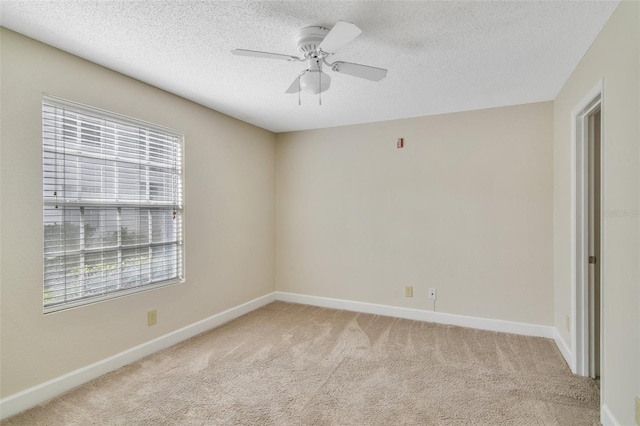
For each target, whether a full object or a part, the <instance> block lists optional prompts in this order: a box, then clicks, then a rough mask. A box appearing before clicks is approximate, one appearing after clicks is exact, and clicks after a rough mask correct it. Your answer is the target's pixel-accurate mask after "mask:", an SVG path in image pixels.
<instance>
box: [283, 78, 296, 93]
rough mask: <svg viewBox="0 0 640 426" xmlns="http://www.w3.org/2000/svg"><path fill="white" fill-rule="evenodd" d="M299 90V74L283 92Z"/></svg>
mask: <svg viewBox="0 0 640 426" xmlns="http://www.w3.org/2000/svg"><path fill="white" fill-rule="evenodd" d="M299 91H300V76H298V77H296V79H295V80H293V83H291V86H289V88H288V89H287V91H286V92H284V93H298V92H299Z"/></svg>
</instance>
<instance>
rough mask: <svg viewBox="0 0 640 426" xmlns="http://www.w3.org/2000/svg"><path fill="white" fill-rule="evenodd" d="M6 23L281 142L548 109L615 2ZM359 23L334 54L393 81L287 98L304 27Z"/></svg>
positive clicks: (44, 6) (15, 6) (23, 5)
mask: <svg viewBox="0 0 640 426" xmlns="http://www.w3.org/2000/svg"><path fill="white" fill-rule="evenodd" d="M0 3H1V6H0V7H1V9H0V12H1V13H0V23H1V24H2V26H4V27H6V28H9V29H12V30H14V31H17V32H19V33H21V34H24V35H27V36H29V37H32V38H34V39H36V40H40V41H42V42H44V43H47V44H50V45H52V46H55V47H57V48H60V49H62V50H64V51H67V52H70V53H73V54H75V55H77V56H80V57H82V58H86V59H88V60H90V61H93V62H95V63H98V64H100V65H103V66H105V67H108V68H111V69H113V70H116V71H119V72H121V73H123V74H126V75H128V76H131V77H133V78H136V79H138V80H141V81H144V82H146V83H149V84H151V85H154V86H156V87H159V88H161V89H164V90H167V91H169V92H172V93H175V94H177V95H180V96H182V97H185V98H187V99H191V100H193V101H195V102H198V103H200V104H202V105H205V106H208V107H210V108H213V109H215V110H217V111H221V112H223V113H225V114H228V115H230V116H233V117H236V118H238V119H240V120H243V121H247V122H249V123H252V124H255V125H257V126H260V127H263V128H265V129H268V130H271V131H274V132H284V131H291V130H301V129H313V128H321V127H330V126H339V125H345V124H354V123H364V122H372V121H381V120H391V119H397V118H407V117H416V116H423V115H432V114H440V113H446V112H454V111H464V110H472V109H479V108H490V107H496V106H504V105H515V104H523V103H529V102H538V101H547V100H552V99H554V98H555V96H556V95H557V93H558V91H559V90H560V88H561V87H562V85H563V84H564V82H565V81H566V80H567V78H568V77H569V75H570V74H571V72H572V71H573V69H574V68H575V66H576V65H577V64H578V62H579V61H580V59H581V58H582V56H583V55H584V54H585V52H586V51H587V49H588V48H589V46H590V45H591V43H592V42H593V40H594V39H595V38H596V36H597V35H598V33H599V32H600V30H601V29H602V27H603V25H604V24H605V22H606V21H607V19H608V18H609V17H610V16H611V14H612V13H613V10H614V9H615V8H616V7H617V5H618V3H619V2H618V1H596V2H590V1H578V2H570V1H562V2H560V1H541V2H528V1H526V2H525V1H517V2H516V1H513V2H472V1H468V2H458V1H445V2H427V1H402V2H400V1H384V2H378V1H336V2H320V1H313V2H306V1H304V2H303V1H298V2H295V1H293V2H262V1H250V2H246V1H225V2H219V1H206V0H201V1H192V0H183V1H136V2H133V1H68V0H57V1H44V2H42V1H33V0H28V1H26V0H22V1H16V0H2V1H1V2H0ZM338 20H344V21H348V22H353V23H355V24H356V25H358V26H359V27H360V28H361V29H362V30H363V33H362V34H361V35H360V36H359V37H358V38H356V39H355V40H354V41H353V42H351V43H350V44H349V45H348V46H347V47H345V48H344V49H342V50H341V51H339V52H338V53H336V55H334V56H333V57H332V58H331V61H335V60H343V61H348V62H356V63H361V64H366V65H372V66H375V67H379V68H387V69H388V70H389V73H388V76H387V78H386V79H384V80H382V81H380V82H378V83H374V82H371V81H367V80H362V79H359V78H355V77H352V76H349V75H344V74H337V73H331V77H332V84H331V88H330V89H329V91H327V92H325V93H323V96H322V106H319V105H318V98H317V97H314V96H312V95H310V94H307V93H304V92H303V93H302V106H298V96H297V95H287V94H285V93H284V91H285V90H286V89H287V88H288V87H289V85H290V84H291V82H292V81H293V80H294V78H295V77H296V76H297V75H298V73H299V72H300V71H302V70H303V69H304V68H306V64H305V63H302V62H298V63H291V62H286V61H276V60H269V59H261V58H248V57H239V56H234V55H231V53H230V52H231V50H232V49H236V48H241V49H251V50H262V51H268V52H275V53H283V54H289V55H296V44H295V38H296V35H297V32H298V29H299V28H302V27H305V26H309V25H321V26H325V27H328V28H331V27H332V26H333V24H334V23H335V22H336V21H338Z"/></svg>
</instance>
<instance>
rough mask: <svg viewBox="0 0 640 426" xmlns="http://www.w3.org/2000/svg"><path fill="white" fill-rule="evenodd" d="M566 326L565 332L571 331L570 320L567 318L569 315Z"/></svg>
mask: <svg viewBox="0 0 640 426" xmlns="http://www.w3.org/2000/svg"><path fill="white" fill-rule="evenodd" d="M566 326H567V331H571V319H570V318H569V315H567V319H566Z"/></svg>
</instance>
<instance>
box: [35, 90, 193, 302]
mask: <svg viewBox="0 0 640 426" xmlns="http://www.w3.org/2000/svg"><path fill="white" fill-rule="evenodd" d="M45 105H49V106H52V107H54V108H62V109H64V110H65V111H69V112H72V113H77V114H82V115H84V116H90V117H92V118H93V117H95V118H97V119H100V120H104V121H105V122H107V121H108V122H109V123H115V124H116V125H122V126H130V127H134V128H137V129H139V130H140V129H143V130H146V131H150V132H155V133H160V134H162V135H165V136H167V137H170V138H175V141H174V142H175V146H173V145H172V149H176V147H177V150H178V154H179V161H177V162H176V163H174V166H177V167H178V169H179V172H178V173H176V172H175V170H173V174H171V176H173V177H174V178H177V179H178V180H179V182H178V184H177V186H175V184H174V186H172V187H171V191H170V194H172V196H173V197H176V198H177V200H178V202H177V203H175V204H171V208H172V209H173V213H174V220H176V219H177V220H178V224H177V225H175V226H176V228H175V232H176V237H175V241H173V240H171V241H163V242H160V243H154V242H153V236H152V231H153V227H152V225H151V223H152V222H151V221H152V216H153V214H154V209H156V211H158V212H162V211H166V209H167V207H168V206H169V204H168V203H167V202H158V203H157V204H154V203H152V202H151V199H150V198H148V200H147V202H148V203H149V204H141V203H137V204H136V203H135V202H131V201H126V200H118V199H117V197H118V194H119V192H118V189H117V188H115V187H114V188H115V189H113V195H114V196H115V197H116V200H115V201H109V202H107V203H106V204H107V205H105V204H100V203H97V204H96V202H95V201H93V200H88V201H85V202H82V200H81V197H80V196H79V197H78V201H76V202H69V200H66V201H64V202H63V203H60V204H63V205H64V207H63V209H66V208H69V209H71V208H79V210H80V216H81V218H80V223H79V227H80V228H82V231H80V235H81V238H82V241H81V242H80V243H79V244H80V246H81V253H79V254H78V255H79V256H80V257H81V258H82V259H85V260H86V256H87V255H91V254H92V252H91V251H90V252H87V251H86V249H85V247H84V246H85V244H86V240H85V237H84V227H85V226H86V225H87V223H89V222H88V221H85V218H84V211H85V209H87V208H96V207H97V208H98V209H100V208H101V209H102V210H100V211H101V212H103V213H104V214H106V213H105V212H106V211H107V210H109V209H115V210H116V215H117V218H118V219H117V225H116V234H117V244H116V245H115V246H113V247H111V246H106V245H104V243H103V244H101V246H100V247H99V250H96V251H94V253H101V254H104V253H105V252H117V258H118V262H121V261H122V257H123V254H124V252H126V251H127V250H141V249H142V248H143V247H142V246H145V248H148V249H149V250H150V252H152V250H153V247H163V248H164V250H167V248H168V247H172V246H174V247H175V255H172V257H170V258H163V259H164V260H165V262H166V259H173V260H175V273H176V276H174V277H171V278H168V279H164V280H159V281H155V282H149V283H145V284H141V283H136V284H135V286H134V287H130V288H124V289H121V288H118V289H116V290H111V291H109V290H108V289H107V287H108V284H107V283H108V281H107V279H106V278H105V276H104V275H103V276H102V279H101V281H100V285H101V287H102V289H103V290H104V292H103V293H102V294H99V295H94V296H85V297H80V298H77V299H75V300H73V299H72V300H70V301H66V300H65V301H62V302H57V303H53V304H49V305H45V302H46V299H45V295H46V292H47V286H46V284H47V281H46V280H47V277H46V273H47V269H46V259H47V252H46V236H45V232H46V228H45V226H46V224H47V218H46V215H47V209H48V208H50V207H51V205H52V203H51V199H50V198H47V194H46V192H47V190H46V188H45V187H46V184H47V177H46V176H45V167H46V161H47V159H46V154H47V152H49V153H51V152H52V151H51V148H50V147H49V150H47V144H46V140H45V138H46V137H47V136H46V133H45ZM41 114H42V115H41V131H42V133H41V144H42V145H41V149H42V167H43V169H42V170H43V172H42V173H43V175H42V191H43V192H42V196H43V198H42V203H43V204H42V214H43V217H42V224H43V230H42V234H41V235H42V236H43V244H42V256H43V257H42V259H43V269H42V273H43V275H42V306H43V313H44V314H47V313H51V312H58V311H62V310H66V309H70V308H75V307H79V306H87V305H91V304H93V303H98V302H103V301H106V300H112V299H117V298H120V297H124V296H128V295H131V294H135V293H140V292H144V291H149V290H154V289H157V288H161V287H167V286H171V285H176V284H180V283H184V282H185V277H186V261H185V238H184V235H185V232H184V230H185V223H184V158H185V156H184V134H183V133H182V132H180V131H177V130H174V129H171V128H168V127H164V126H160V125H157V124H154V123H149V122H147V121H144V120H139V119H136V118H132V117H128V116H125V115H121V114H118V113H114V112H111V111H106V110H103V109H100V108H96V107H92V106H88V105H84V104H81V103H78V102H74V101H70V100H67V99H63V98H59V97H57V96H52V95H49V94H46V93H44V94H43V95H42V102H41ZM101 138H102V137H101ZM80 141H81V138H78V143H80ZM103 141H104V139H101V143H102V142H103ZM56 144H57V141H56ZM113 146H114V147H115V146H116V143H115V142H114V144H113ZM56 149H58V148H56ZM114 149H115V148H114ZM150 149H151V147H150V145H149V142H148V140H147V145H146V147H145V148H144V149H143V150H144V151H145V152H146V154H147V159H148V158H149V157H148V155H149V151H150ZM141 151H142V150H141ZM82 152H84V153H85V154H86V153H87V151H86V150H85V151H81V150H78V153H82ZM56 155H57V154H56ZM65 155H66V153H65ZM94 155H95V154H94ZM101 155H102V159H103V161H105V162H106V161H107V160H105V159H104V158H105V157H104V156H103V154H101ZM55 161H56V162H57V161H58V160H57V159H56V160H55ZM56 164H57V163H56ZM122 164H124V162H122V161H119V160H118V159H116V160H115V161H114V167H115V168H119V167H121V166H122ZM140 166H141V164H140V165H138V167H140ZM57 167H58V166H56V168H57ZM144 167H146V168H147V170H146V179H145V180H144V182H145V188H146V193H147V194H146V196H147V197H150V193H149V191H150V187H151V185H152V184H153V183H154V182H153V181H152V180H151V179H150V177H149V174H150V172H149V170H148V169H150V168H153V167H155V165H152V164H151V162H148V164H146V166H144ZM165 170H170V168H169V167H165ZM54 173H58V172H54ZM64 173H67V172H66V171H65V172H64ZM110 179H113V180H114V182H117V178H108V177H107V178H102V180H101V182H109V180H110ZM114 185H115V183H114ZM104 193H105V194H109V191H107V192H104ZM136 194H137V197H138V199H140V194H141V192H140V189H138V190H137V192H136ZM57 208H58V207H57V206H56V209H57ZM123 209H133V210H134V212H136V214H137V215H138V217H141V215H143V214H144V212H145V211H147V214H148V217H149V219H148V220H149V225H148V232H149V235H148V237H147V240H148V241H147V242H146V243H143V242H142V241H138V243H137V244H132V245H129V246H126V245H123V244H122V227H121V214H122V210H123ZM63 217H64V214H63ZM64 241H67V239H66V238H64ZM69 252H70V251H69ZM71 256H75V254H68V251H67V249H66V247H65V249H64V254H63V255H61V257H62V258H63V259H66V258H67V257H71ZM80 264H81V265H82V266H81V267H82V268H83V272H81V275H82V276H83V278H82V279H83V280H84V279H86V277H85V275H86V274H87V271H86V269H85V268H84V265H85V262H84V260H83V261H82V262H81V263H80ZM103 265H104V263H101V266H103ZM117 268H118V269H121V268H123V266H122V265H121V264H119V263H118V264H117ZM148 269H149V272H148V273H149V276H150V277H151V275H152V269H153V257H152V256H150V257H149V260H148ZM64 274H65V280H66V279H67V278H68V277H69V276H70V275H69V272H68V271H64ZM117 275H118V281H117V283H118V284H117V285H118V286H120V285H122V273H121V272H118V274H117ZM141 276H142V273H139V274H138V275H136V276H135V277H136V279H139V278H140V277H141ZM151 279H152V278H150V280H151ZM64 294H65V296H66V294H67V293H66V290H65V293H64Z"/></svg>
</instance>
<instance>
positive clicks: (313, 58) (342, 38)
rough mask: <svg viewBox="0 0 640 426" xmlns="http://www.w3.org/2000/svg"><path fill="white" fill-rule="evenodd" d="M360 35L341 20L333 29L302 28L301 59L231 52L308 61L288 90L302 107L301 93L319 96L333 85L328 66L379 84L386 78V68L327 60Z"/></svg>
mask: <svg viewBox="0 0 640 426" xmlns="http://www.w3.org/2000/svg"><path fill="white" fill-rule="evenodd" d="M361 32H362V30H361V29H360V28H358V27H357V26H356V25H354V24H351V23H349V22H344V21H338V22H337V23H336V25H334V27H333V28H332V29H331V30H329V29H328V28H324V27H317V26H316V27H314V26H312V27H305V28H302V29H301V30H300V31H299V32H298V37H297V39H296V44H297V46H298V52H299V53H300V54H301V55H302V58H300V57H297V56H290V55H282V54H279V53H269V52H259V51H255V50H245V49H235V50H233V51H232V52H231V53H233V54H234V55H240V56H252V57H258V58H268V59H280V60H286V61H289V62H303V61H306V62H307V64H308V68H307V69H306V70H304V71H302V72H301V73H300V74H299V75H298V76H297V77H296V79H295V80H294V81H293V83H292V84H291V86H289V88H288V89H287V90H286V91H285V93H298V103H299V104H300V98H299V96H300V91H301V90H304V91H305V92H308V93H311V94H314V95H320V94H321V93H322V92H325V91H327V90H328V89H329V87H330V86H331V77H330V76H329V75H328V74H327V73H325V72H324V71H322V66H323V65H326V66H327V67H328V68H329V69H331V70H332V71H334V72H337V73H342V74H347V75H351V76H354V77H360V78H364V79H367V80H371V81H380V80H382V79H383V78H385V77H386V76H387V70H386V69H383V68H376V67H370V66H368V65H360V64H353V63H350V62H343V61H336V62H333V63H329V62H328V61H327V57H329V56H331V55H333V54H334V53H335V52H336V51H338V50H339V49H341V48H342V47H344V46H345V45H347V44H348V43H349V42H351V41H352V40H353V39H355V38H356V37H357V36H358V35H360V33H361ZM320 104H322V100H320Z"/></svg>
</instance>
